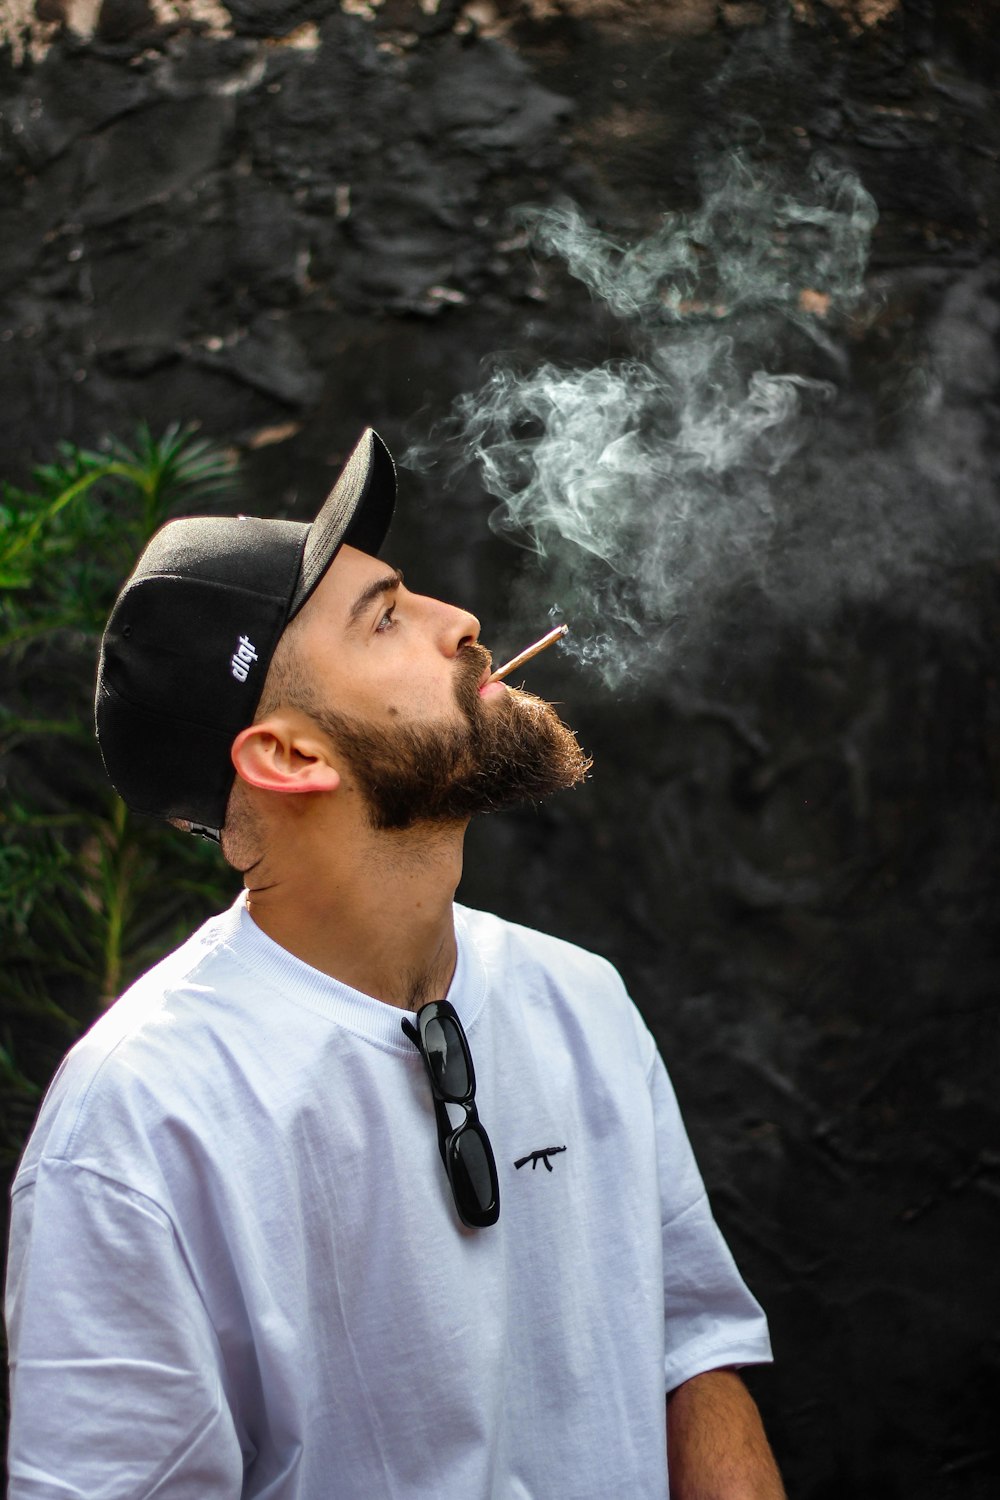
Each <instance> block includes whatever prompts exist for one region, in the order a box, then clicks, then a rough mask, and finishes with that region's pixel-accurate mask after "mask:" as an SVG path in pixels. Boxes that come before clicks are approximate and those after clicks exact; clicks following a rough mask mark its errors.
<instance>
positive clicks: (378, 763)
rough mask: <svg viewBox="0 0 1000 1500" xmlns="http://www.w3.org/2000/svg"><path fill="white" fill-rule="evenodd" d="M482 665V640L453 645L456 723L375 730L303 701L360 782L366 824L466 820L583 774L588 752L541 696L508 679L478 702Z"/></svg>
mask: <svg viewBox="0 0 1000 1500" xmlns="http://www.w3.org/2000/svg"><path fill="white" fill-rule="evenodd" d="M489 665H490V655H489V652H488V651H486V649H485V648H484V647H482V646H478V645H470V646H463V647H462V648H461V652H460V654H459V658H458V663H457V668H456V670H457V674H458V675H457V679H456V684H455V695H456V698H457V701H458V705H459V707H460V708H461V710H462V713H463V716H464V718H465V723H464V724H458V725H443V726H434V725H400V726H393V727H391V728H379V729H375V728H373V727H372V726H371V725H369V724H366V723H361V722H358V721H356V720H352V719H350V718H348V717H347V716H346V715H344V714H340V713H337V712H336V711H335V710H330V709H325V708H324V709H319V708H312V709H311V710H310V712H311V714H312V717H313V718H314V719H315V720H316V721H317V723H318V724H319V725H320V727H321V728H322V729H324V730H325V731H326V733H327V734H328V735H329V736H330V738H331V739H332V740H333V742H334V744H335V745H336V746H337V748H338V750H339V751H340V753H341V754H342V755H343V757H344V759H345V761H346V762H347V765H348V767H349V769H350V771H351V773H352V775H353V777H354V779H355V780H356V781H357V783H358V785H359V786H360V788H361V791H362V793H363V794H364V797H365V800H366V803H367V807H368V813H369V819H370V822H371V824H372V827H374V828H377V829H385V830H388V829H406V828H412V827H413V826H414V825H415V824H417V823H451V822H459V821H466V820H468V819H469V818H471V817H473V816H474V815H475V814H476V813H486V812H497V811H499V810H500V809H501V808H506V807H516V806H519V805H521V804H522V803H527V802H539V801H541V800H542V799H543V798H544V797H548V796H550V795H551V794H552V793H553V792H559V791H563V790H565V789H566V788H567V787H571V786H575V785H576V784H577V783H578V782H580V781H583V780H584V778H585V777H586V775H587V772H588V771H589V769H590V765H591V761H590V758H589V757H588V756H587V755H586V754H585V753H584V752H583V750H582V749H581V748H580V745H579V743H578V742H577V739H576V736H575V735H574V733H573V731H572V730H571V729H570V728H569V727H568V726H567V725H566V724H564V723H563V722H562V720H561V719H560V718H559V716H558V714H557V713H556V712H555V710H554V709H553V708H552V706H551V705H550V704H548V703H546V702H545V700H544V699H542V698H536V697H535V696H534V694H533V693H525V692H522V691H520V690H519V689H516V688H508V689H507V691H506V692H505V693H504V694H503V696H502V697H500V698H495V699H493V700H492V701H491V702H489V703H488V704H487V703H484V702H483V700H482V699H481V698H480V696H479V683H480V681H481V679H482V675H483V672H484V670H485V669H486V668H487V667H488V666H489Z"/></svg>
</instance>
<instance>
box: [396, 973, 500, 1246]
mask: <svg viewBox="0 0 1000 1500" xmlns="http://www.w3.org/2000/svg"><path fill="white" fill-rule="evenodd" d="M401 1025H402V1028H403V1030H404V1032H405V1033H406V1035H407V1036H408V1037H409V1039H410V1041H411V1042H412V1043H413V1045H414V1046H415V1047H416V1048H417V1049H418V1050H419V1052H420V1055H421V1057H422V1058H423V1060H424V1067H425V1068H426V1069H427V1077H428V1078H429V1079H430V1085H431V1093H432V1094H433V1096H434V1114H435V1118H436V1120H437V1129H438V1149H439V1150H440V1152H441V1160H442V1161H443V1162H444V1169H445V1171H446V1172H447V1174H448V1181H449V1182H450V1184H451V1191H452V1196H453V1197H454V1199H455V1208H456V1209H457V1211H458V1216H459V1218H460V1219H461V1221H462V1223H463V1224H465V1225H466V1226H467V1227H468V1228H469V1229H485V1228H486V1226H487V1225H489V1224H495V1223H496V1221H497V1219H498V1218H499V1217H500V1187H499V1184H498V1182H497V1167H496V1161H495V1160H494V1156H493V1148H492V1146H491V1145H490V1138H489V1136H488V1135H487V1134H486V1131H485V1130H484V1129H483V1126H482V1125H481V1124H480V1121H479V1112H478V1110H477V1109H476V1071H475V1069H474V1068H473V1066H472V1053H471V1052H470V1051H469V1039H468V1037H467V1036H466V1035H465V1031H464V1029H463V1027H462V1023H461V1021H460V1020H459V1019H458V1013H457V1011H456V1010H455V1007H454V1006H453V1005H452V1004H451V1003H450V1002H449V1001H448V1000H433V1001H431V1003H430V1004H429V1005H425V1006H424V1007H423V1008H422V1009H421V1010H419V1011H417V1024H416V1026H414V1025H413V1023H412V1022H411V1021H410V1020H409V1019H408V1018H407V1019H405V1020H403V1021H402V1023H401ZM449 1105H452V1106H454V1107H456V1108H458V1109H462V1110H464V1112H465V1118H464V1119H463V1120H461V1121H460V1122H459V1124H458V1125H452V1123H451V1117H450V1116H449V1114H448V1106H449Z"/></svg>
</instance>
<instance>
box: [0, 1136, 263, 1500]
mask: <svg viewBox="0 0 1000 1500" xmlns="http://www.w3.org/2000/svg"><path fill="white" fill-rule="evenodd" d="M6 1316H7V1327H8V1334H9V1342H10V1359H11V1425H10V1449H9V1469H10V1491H9V1496H10V1500H57V1497H58V1500H66V1496H68V1495H100V1496H101V1497H102V1500H138V1497H140V1496H144V1495H154V1494H155V1495H156V1497H157V1500H206V1497H209V1496H210V1497H212V1500H238V1497H239V1495H240V1493H241V1490H242V1485H243V1455H242V1452H241V1447H240V1443H239V1441H238V1438H237V1434H236V1431H235V1428H234V1424H233V1420H232V1416H231V1413H230V1410H229V1406H228V1403H227V1401H226V1398H225V1394H224V1389H223V1381H222V1365H221V1359H220V1355H219V1350H218V1345H217V1343H216V1340H215V1337H214V1334H213V1332H212V1329H211V1325H210V1323H209V1320H208V1317H207V1315H206V1313H205V1310H204V1307H203V1304H202V1303H201V1300H200V1298H199V1296H198V1293H197V1289H196V1287H195V1286H194V1284H193V1282H192V1280H191V1278H190V1276H189V1274H188V1271H187V1267H186V1265H185V1262H184V1258H183V1256H182V1254H181V1252H180V1248H179V1246H178V1243H177V1240H176V1237H175V1234H174V1231H173V1226H172V1225H171V1223H170V1220H169V1218H168V1217H167V1216H166V1214H164V1212H163V1211H162V1210H161V1209H160V1208H159V1206H158V1205H156V1204H155V1203H153V1202H152V1201H151V1200H150V1199H149V1198H146V1197H144V1196H143V1195H142V1194H141V1193H137V1192H135V1191H133V1190H132V1189H130V1188H127V1187H124V1186H122V1185H121V1184H120V1183H116V1182H112V1181H109V1180H108V1179H107V1178H104V1177H101V1176H99V1175H98V1174H96V1173H94V1172H92V1171H90V1170H88V1169H86V1168H82V1167H80V1166H77V1165H75V1164H73V1163H71V1162H67V1161H63V1160H48V1161H46V1160H43V1161H42V1162H40V1163H39V1165H38V1168H37V1172H36V1174H35V1176H34V1177H33V1179H31V1180H30V1181H28V1182H25V1183H24V1184H23V1185H19V1186H18V1187H17V1188H16V1190H15V1193H14V1196H13V1202H12V1215H11V1240H10V1257H9V1261H8V1270H7V1287H6Z"/></svg>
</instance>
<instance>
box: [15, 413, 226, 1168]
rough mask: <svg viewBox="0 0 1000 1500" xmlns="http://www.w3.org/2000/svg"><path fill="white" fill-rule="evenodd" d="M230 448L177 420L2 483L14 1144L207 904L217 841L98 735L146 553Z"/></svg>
mask: <svg viewBox="0 0 1000 1500" xmlns="http://www.w3.org/2000/svg"><path fill="white" fill-rule="evenodd" d="M234 475H235V465H234V462H233V459H232V457H231V455H230V454H228V453H227V452H226V451H225V450H223V449H221V448H219V447H218V446H217V445H215V444H212V443H210V442H208V441H206V440H205V439H203V438H199V437H198V436H197V435H196V434H195V432H194V431H193V429H191V428H190V427H180V426H172V427H170V428H168V430H167V431H166V432H165V433H164V434H163V436H162V437H159V438H156V437H154V436H153V435H152V433H151V432H150V430H149V428H148V427H142V428H140V430H139V432H138V434H137V436H136V439H135V441H134V442H133V443H132V444H131V445H126V444H125V443H122V442H120V441H118V440H112V441H109V443H108V444H107V446H106V447H105V448H104V449H102V450H100V451H91V450H87V449H81V448H76V447H73V446H70V445H68V444H63V445H61V447H60V448H59V450H58V454H57V458H56V459H55V461H54V462H52V463H50V464H46V465H43V466H41V467H39V468H38V469H37V470H36V471H35V473H34V476H33V479H34V483H33V485H32V487H31V488H29V489H22V488H16V487H14V486H12V485H3V486H2V487H0V705H2V706H0V777H2V782H3V790H4V795H3V801H2V806H0V943H2V947H3V960H4V961H3V965H2V970H0V1118H2V1128H0V1156H2V1157H3V1158H5V1160H6V1161H7V1162H8V1163H9V1162H10V1161H11V1160H12V1159H13V1158H14V1157H15V1156H16V1155H17V1153H18V1151H19V1150H20V1147H21V1143H22V1141H23V1137H24V1133H25V1130H26V1128H27V1126H28V1124H29V1123H30V1120H31V1117H32V1116H33V1114H34V1111H35V1109H36V1107H37V1103H38V1099H39V1097H40V1095H41V1093H42V1091H43V1090H44V1087H45V1085H46V1083H47V1081H48V1079H49V1077H50V1076H51V1073H52V1070H53V1068H54V1066H55V1064H56V1063H57V1062H58V1060H59V1058H60V1057H61V1055H62V1053H63V1052H64V1051H65V1050H66V1048H67V1047H68V1046H69V1045H70V1044H71V1043H72V1042H73V1041H74V1040H75V1038H76V1037H77V1036H78V1035H79V1034H80V1033H81V1031H83V1030H84V1029H85V1028H86V1027H87V1026H88V1025H89V1024H90V1022H91V1021H92V1020H93V1019H94V1017H95V1016H96V1015H97V1014H98V1013H99V1011H100V1010H101V1008H102V1007H103V1006H105V1005H107V1004H108V1003H109V1002H110V1001H111V1000H113V999H114V998H115V996H116V995H117V994H119V993H120V991H121V989H122V988H123V987H124V986H125V985H126V984H127V983H128V982H129V981H130V980H131V979H133V978H134V977H135V976H136V975H137V974H138V973H140V972H141V971H142V970H143V969H144V968H146V967H148V965H149V964H150V963H151V962H153V961H155V959H156V958H158V957H159V956H160V955H161V954H162V953H163V952H165V951H166V950H167V949H168V948H169V947H171V946H172V945H173V944H174V943H175V942H176V941H177V940H178V939H179V937H180V936H181V935H182V934H183V933H184V932H185V931H186V930H189V929H190V927H191V926H192V925H193V924H194V923H196V922H197V921H198V920H199V919H200V918H201V917H202V916H203V915H204V913H205V912H206V910H208V909H211V908H213V907H217V906H218V905H220V904H222V903H224V902H225V901H226V900H228V899H230V898H231V895H232V890H233V885H234V882H233V878H232V875H231V872H229V871H228V870H227V869H226V867H224V866H223V865H222V863H221V861H220V860H219V858H218V855H217V853H216V852H215V851H214V850H212V849H210V848H209V847H208V846H206V845H203V844H201V843H200V842H199V841H198V840H194V839H190V838H187V837H184V836H183V835H180V834H178V833H176V832H175V831H174V830H172V829H169V828H165V827H163V826H162V825H160V824H159V823H157V822H155V821H153V820H149V819H143V818H137V817H135V816H133V815H132V814H130V813H129V811H128V810H127V808H126V807H125V805H124V803H123V802H122V801H121V800H120V798H118V797H117V796H116V794H115V793H114V792H113V791H112V789H111V787H110V785H109V784H108V782H107V778H106V777H105V775H104V772H103V768H102V766H101V760H100V754H99V751H98V748H97V742H96V739H95V737H94V732H93V708H92V694H93V682H94V670H95V665H96V660H97V653H98V649H99V643H100V636H101V631H102V630H103V626H104V622H105V620H106V618H107V615H108V613H109V611H110V608H111V604H112V602H113V600H114V598H115V595H116V594H117V592H118V590H119V588H120V587H121V584H122V582H123V580H124V578H125V577H126V576H127V574H128V573H129V571H130V570H131V567H132V564H133V562H134V560H135V557H136V555H137V554H138V553H139V551H140V550H141V549H142V547H143V546H144V544H145V543H146V541H147V540H148V538H149V537H150V536H151V535H152V534H153V532H154V531H156V530H157V529H158V528H159V526H161V525H162V524H163V522H164V521H166V520H168V519H169V518H170V517H171V516H174V515H178V514H182V513H185V512H187V513H190V512H191V511H193V510H204V509H205V508H207V507H210V506H211V505H212V504H214V503H215V502H216V501H217V499H218V498H219V497H220V496H221V495H223V494H224V493H225V492H226V491H227V490H228V489H229V488H230V487H231V485H232V483H233V480H234Z"/></svg>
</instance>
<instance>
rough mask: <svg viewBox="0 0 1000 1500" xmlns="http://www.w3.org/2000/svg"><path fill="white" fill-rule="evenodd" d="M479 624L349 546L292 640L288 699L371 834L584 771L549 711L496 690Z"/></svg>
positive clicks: (520, 796) (486, 807)
mask: <svg viewBox="0 0 1000 1500" xmlns="http://www.w3.org/2000/svg"><path fill="white" fill-rule="evenodd" d="M478 637H479V622H478V620H477V619H476V618H475V616H474V615H470V614H469V613H468V612H467V611H465V610H461V609H457V608H456V607H455V606H453V605H450V604H445V603H443V602H442V601H441V600H438V599H430V598H427V597H426V596H423V595H419V594H414V593H412V592H411V591H410V590H409V589H407V588H406V586H405V585H404V584H403V582H402V578H401V575H400V574H398V573H397V572H396V571H395V570H394V569H392V568H390V567H387V566H386V565H385V564H384V563H380V562H379V561H378V560H377V559H376V558H373V557H369V556H368V555H367V554H366V553H363V552H358V551H356V550H355V549H354V548H352V547H343V548H341V550H340V552H339V553H338V554H337V557H336V558H335V559H334V561H333V564H332V565H331V567H330V568H329V570H328V571H327V573H326V575H325V577H324V579H323V581H322V582H321V583H320V585H319V587H318V588H317V590H316V592H315V593H314V594H313V596H312V598H311V599H310V601H309V603H308V604H307V605H306V606H305V608H304V609H303V611H302V614H301V616H300V618H299V621H298V622H297V624H296V625H295V627H294V637H293V642H294V659H295V662H296V672H295V679H296V682H295V687H294V688H293V689H292V690H291V693H290V696H291V698H292V700H293V701H297V706H298V707H300V708H302V709H304V710H305V711H306V712H307V713H309V714H310V716H311V717H312V718H314V719H315V720H316V721H317V722H318V723H319V724H320V725H321V726H322V727H323V728H324V729H325V730H326V732H327V733H328V734H329V736H330V738H331V740H332V742H333V744H334V746H335V747H336V749H337V750H338V751H339V752H340V754H341V756H342V757H343V761H344V763H345V764H346V767H347V769H348V771H349V773H350V774H351V775H352V776H353V778H354V780H355V781H356V782H357V784H358V786H359V787H360V789H361V791H362V792H363V794H364V796H365V798H366V801H367V804H368V808H369V813H370V817H371V821H372V823H373V824H374V825H375V826H376V827H379V828H406V827H409V826H411V825H412V824H413V823H416V822H420V821H426V820H431V821H451V820H458V819H465V818H468V817H471V816H472V815H473V814H475V813H477V812H486V811H491V810H494V809H496V808H500V807H509V806H512V805H515V804H517V803H520V802H525V801H536V800H538V799H539V798H541V797H545V796H547V795H549V793H551V792H554V791H559V790H561V789H562V788H564V787H568V786H572V785H574V783H576V782H578V781H581V780H582V779H583V777H584V776H585V775H586V772H587V769H588V766H589V761H588V760H587V758H586V757H585V756H584V754H583V752H582V751H581V749H580V747H579V745H578V744H577V741H576V738H575V737H574V735H573V734H572V732H571V731H570V730H569V729H568V728H567V727H566V726H565V725H564V724H563V723H562V722H561V721H560V719H559V718H558V717H557V715H556V714H555V713H554V712H553V710H552V709H551V707H550V706H549V705H548V704H547V703H544V702H543V701H542V700H541V699H539V698H536V697H534V696H533V695H532V694H528V693H523V692H519V691H517V690H514V689H510V688H507V687H506V686H505V685H504V684H503V683H488V682H487V678H488V676H489V673H490V669H491V663H490V656H489V653H488V652H487V651H486V650H485V649H484V648H483V647H482V646H480V645H479V644H478Z"/></svg>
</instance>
